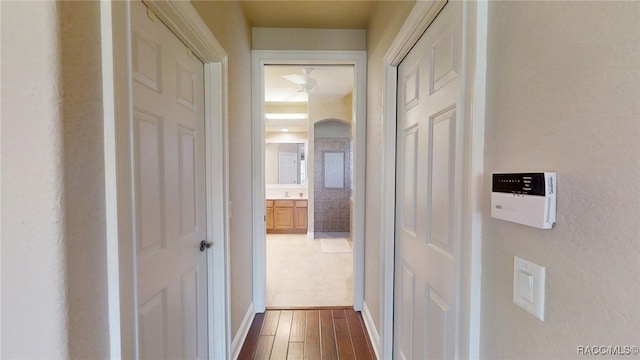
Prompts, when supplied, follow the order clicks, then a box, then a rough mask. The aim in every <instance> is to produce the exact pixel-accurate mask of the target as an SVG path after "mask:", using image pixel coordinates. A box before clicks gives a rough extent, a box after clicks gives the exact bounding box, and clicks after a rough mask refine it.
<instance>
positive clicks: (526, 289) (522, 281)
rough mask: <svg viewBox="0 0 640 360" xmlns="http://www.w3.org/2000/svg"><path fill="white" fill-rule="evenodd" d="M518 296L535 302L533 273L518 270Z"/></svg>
mask: <svg viewBox="0 0 640 360" xmlns="http://www.w3.org/2000/svg"><path fill="white" fill-rule="evenodd" d="M518 296H520V298H521V299H524V300H526V301H528V302H530V303H531V304H533V275H531V274H529V273H528V272H524V271H522V270H520V271H518Z"/></svg>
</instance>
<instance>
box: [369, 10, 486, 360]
mask: <svg viewBox="0 0 640 360" xmlns="http://www.w3.org/2000/svg"><path fill="white" fill-rule="evenodd" d="M445 5H446V0H435V1H418V2H416V4H415V5H414V7H413V9H412V10H411V13H410V14H409V16H408V17H407V20H406V21H405V23H404V24H403V26H402V28H401V29H400V31H399V32H398V34H397V36H396V37H395V39H394V40H393V42H392V43H391V45H390V47H389V49H388V50H387V52H386V53H385V57H384V65H383V66H384V77H383V82H384V83H383V91H384V94H383V108H384V113H383V121H382V122H383V124H382V129H383V131H382V136H383V139H382V154H383V158H382V171H381V173H382V174H381V175H382V189H381V192H382V206H381V207H382V211H383V213H382V223H381V226H380V233H381V234H382V249H381V250H382V251H381V262H382V264H383V265H382V268H383V276H382V277H381V284H380V286H381V289H382V297H381V309H382V322H381V324H382V325H381V331H380V338H381V349H380V352H379V354H381V358H383V359H391V358H392V357H393V296H394V292H393V289H394V271H395V267H394V266H395V264H394V259H395V176H396V174H395V168H396V96H397V67H398V65H399V64H400V62H401V61H402V59H404V57H405V56H406V55H407V54H408V52H409V50H411V48H412V47H413V46H414V45H415V43H416V42H417V41H418V39H419V38H420V37H421V36H422V34H423V33H424V32H425V31H426V29H427V27H428V26H429V25H430V24H431V22H432V21H433V20H434V19H435V18H436V16H437V15H438V13H439V12H440V10H442V8H443V7H444V6H445ZM487 7H488V3H487V2H486V1H478V2H464V5H463V41H462V43H463V45H462V46H463V74H462V84H463V88H462V92H463V94H464V95H463V98H464V101H463V103H462V119H463V126H464V130H463V131H464V139H465V149H464V155H463V157H464V162H463V181H462V182H463V189H464V190H463V200H462V214H461V215H462V224H463V225H462V229H460V230H461V234H462V243H461V254H460V259H461V260H460V262H461V263H460V264H459V266H460V272H459V273H460V274H461V275H460V277H461V278H460V279H459V281H458V283H459V284H461V285H460V297H459V299H458V303H457V305H458V306H459V309H460V311H459V314H460V316H459V318H458V319H456V320H457V322H458V329H459V333H458V334H457V336H456V346H455V354H456V356H455V357H456V358H469V359H473V358H478V356H479V354H480V353H479V346H480V342H479V340H480V271H481V263H480V260H481V246H482V239H481V236H482V228H481V212H480V210H481V209H480V208H481V205H482V199H481V194H482V186H483V184H482V174H483V152H484V106H485V73H486V52H487V51H486V49H487V47H486V40H487Z"/></svg>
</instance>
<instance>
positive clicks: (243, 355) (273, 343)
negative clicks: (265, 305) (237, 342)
mask: <svg viewBox="0 0 640 360" xmlns="http://www.w3.org/2000/svg"><path fill="white" fill-rule="evenodd" d="M238 359H241V360H249V359H287V360H292V359H309V360H313V359H319V360H330V359H331V360H332V359H375V355H374V350H373V347H372V345H371V341H370V339H369V337H368V335H367V330H366V328H365V325H364V321H363V319H362V315H361V314H360V313H359V312H356V311H354V310H353V309H352V308H349V307H323V308H313V309H309V308H307V309H284V310H283V309H277V310H276V309H268V310H267V311H266V312H265V313H264V314H256V315H255V317H254V320H253V323H252V324H251V328H250V329H249V332H248V334H247V337H246V340H245V342H244V345H243V346H242V349H241V351H240V355H239V357H238Z"/></svg>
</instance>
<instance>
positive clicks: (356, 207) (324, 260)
mask: <svg viewBox="0 0 640 360" xmlns="http://www.w3.org/2000/svg"><path fill="white" fill-rule="evenodd" d="M364 55H365V53H364V52H319V51H303V52H300V51H295V52H288V51H253V74H254V75H253V79H254V91H253V93H254V98H253V106H254V108H253V109H254V112H253V113H254V119H253V130H254V131H253V170H254V174H256V175H255V176H254V177H253V188H254V194H253V200H254V204H255V206H254V213H253V219H254V222H253V230H254V308H255V311H256V312H263V311H264V310H265V309H266V307H271V308H282V307H309V306H338V305H339V306H345V305H347V306H353V307H354V309H356V310H360V309H361V307H362V297H363V295H362V293H363V278H364V274H363V258H364V256H363V255H364V254H363V251H362V248H363V245H362V243H363V241H364V239H363V238H362V235H363V234H364V229H363V220H364V207H363V206H362V205H364V204H363V202H362V200H363V199H364V139H365V132H364V123H365V114H364V112H365V96H364V95H365V91H364V84H365V68H364V64H365V59H366V57H365V56H364ZM332 73H334V74H333V75H332ZM336 74H337V75H336ZM345 74H346V75H345ZM331 77H334V78H338V79H345V78H347V79H352V81H351V83H350V84H349V82H346V85H345V82H344V81H340V82H339V83H338V84H337V85H331V84H329V83H327V82H326V79H327V78H331ZM335 87H342V89H341V90H335V89H334V88H335ZM345 88H346V90H345ZM276 98H277V99H276ZM330 120H331V121H333V120H337V121H342V122H343V123H347V124H349V126H348V128H349V131H348V136H347V137H346V139H343V140H346V143H347V144H348V146H347V149H342V150H336V151H333V150H331V149H325V150H324V151H322V152H321V153H319V154H318V152H317V150H316V148H315V146H314V144H315V140H316V139H315V137H314V133H315V128H316V126H315V124H316V123H321V122H323V121H324V122H326V121H330ZM292 143H297V144H298V146H299V148H301V147H303V150H301V151H298V152H297V155H298V156H297V158H296V160H297V162H296V171H295V172H296V174H295V175H296V176H294V173H293V171H287V173H288V174H289V175H290V176H289V177H290V178H292V179H294V181H293V182H294V183H291V181H289V183H287V184H283V183H280V181H279V178H280V177H281V176H279V175H280V172H282V171H281V169H279V168H278V164H274V163H273V161H272V160H270V159H280V157H281V156H280V154H281V153H290V154H294V153H296V152H295V151H294V148H293V147H291V144H292ZM339 154H341V155H339ZM285 156H287V155H285ZM325 158H326V159H327V160H326V161H325ZM290 162H291V163H292V162H293V156H291V160H290ZM326 166H328V169H329V170H331V169H333V170H331V172H330V174H333V175H336V174H337V175H336V176H338V177H339V178H340V179H341V181H338V180H337V178H336V176H334V177H333V178H331V177H330V179H329V182H328V183H325V181H324V180H325V176H324V173H323V172H322V171H323V170H324V168H325V167H326ZM336 169H341V171H340V172H338V173H336V172H335V170H336ZM258 174H260V176H258ZM298 175H299V176H298ZM296 180H299V182H296ZM270 181H271V182H273V181H277V182H278V183H275V184H274V183H269V182H270ZM332 181H333V182H332ZM318 185H322V189H325V188H326V189H327V190H337V187H338V186H341V188H342V189H343V190H344V189H346V190H349V191H348V192H346V193H347V194H348V195H349V196H348V197H347V198H346V199H344V200H345V201H346V204H349V206H347V205H344V204H343V205H342V208H341V209H340V210H341V212H338V211H334V214H333V215H332V216H333V218H326V219H325V218H323V219H321V218H320V217H318V216H316V212H318V213H320V211H323V210H325V209H324V208H321V206H323V205H326V206H337V205H333V204H328V202H326V203H323V204H321V203H319V202H316V193H317V186H318ZM325 185H326V186H328V188H327V187H326V186H325ZM332 186H334V187H336V188H335V189H334V188H331V187H332ZM351 204H352V205H351ZM336 210H337V208H336ZM305 215H306V216H305ZM301 218H305V220H306V221H301ZM321 220H322V222H323V223H322V226H324V225H334V227H335V226H337V225H338V223H340V222H342V224H341V225H343V228H342V231H338V230H339V229H338V228H337V227H335V229H334V228H326V227H322V228H320V227H319V230H321V229H329V231H322V232H320V231H316V230H317V229H316V225H318V226H319V225H320V223H319V221H321ZM325 223H326V224H325ZM344 225H346V228H345V227H344ZM331 229H333V230H331ZM319 237H324V238H325V241H322V239H320V238H319ZM323 242H324V243H325V244H324V251H323ZM335 244H338V245H336V246H332V245H335ZM271 245H277V246H274V247H271ZM341 245H342V246H341ZM303 254H306V255H303ZM305 256H306V257H305ZM329 259H332V260H329ZM272 285H273V286H276V287H278V286H285V287H287V286H288V287H289V290H287V291H288V292H289V294H288V295H286V294H282V292H280V293H278V290H275V291H274V287H273V286H272ZM318 294H327V295H332V296H328V297H324V296H318ZM305 299H306V300H305Z"/></svg>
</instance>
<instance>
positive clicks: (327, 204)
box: [314, 139, 351, 232]
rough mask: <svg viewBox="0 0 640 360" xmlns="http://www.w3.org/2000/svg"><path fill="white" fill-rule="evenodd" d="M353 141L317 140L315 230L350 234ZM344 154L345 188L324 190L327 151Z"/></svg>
mask: <svg viewBox="0 0 640 360" xmlns="http://www.w3.org/2000/svg"><path fill="white" fill-rule="evenodd" d="M350 142H351V140H350V139H315V144H314V159H315V160H314V167H315V174H314V197H315V199H314V213H315V214H314V231H316V232H349V230H350V218H351V216H350V204H349V198H350V197H351V145H350ZM325 151H331V152H336V151H344V154H345V156H344V166H345V169H344V176H345V179H344V188H341V189H334V188H325V187H324V163H323V162H324V152H325Z"/></svg>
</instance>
